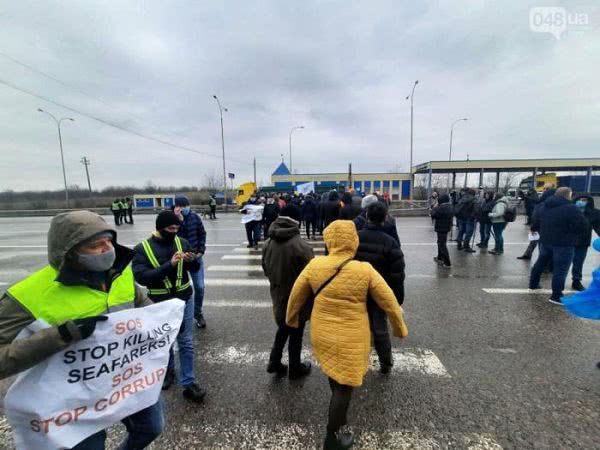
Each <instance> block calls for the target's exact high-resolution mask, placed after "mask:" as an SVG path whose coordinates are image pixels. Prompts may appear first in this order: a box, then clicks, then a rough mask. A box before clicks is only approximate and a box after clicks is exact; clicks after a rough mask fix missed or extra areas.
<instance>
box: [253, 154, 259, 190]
mask: <svg viewBox="0 0 600 450" xmlns="http://www.w3.org/2000/svg"><path fill="white" fill-rule="evenodd" d="M253 164H254V185H255V186H257V187H258V185H257V184H256V158H254V161H253Z"/></svg>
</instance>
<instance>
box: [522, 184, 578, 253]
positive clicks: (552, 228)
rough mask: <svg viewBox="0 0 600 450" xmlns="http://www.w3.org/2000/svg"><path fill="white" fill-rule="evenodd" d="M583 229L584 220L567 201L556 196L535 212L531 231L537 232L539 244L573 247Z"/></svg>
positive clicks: (576, 209)
mask: <svg viewBox="0 0 600 450" xmlns="http://www.w3.org/2000/svg"><path fill="white" fill-rule="evenodd" d="M584 228H585V218H584V217H583V214H582V213H581V211H579V209H578V208H577V207H576V206H575V205H574V204H573V203H571V202H570V201H569V200H567V199H566V198H563V197H557V196H556V195H554V196H552V197H550V198H548V199H547V200H546V201H545V202H544V203H543V204H542V205H540V206H538V207H537V208H536V210H535V213H534V217H533V223H532V225H531V230H532V231H539V233H540V243H541V244H542V245H552V246H556V247H574V246H575V244H576V243H577V238H578V236H580V235H581V233H583V230H584Z"/></svg>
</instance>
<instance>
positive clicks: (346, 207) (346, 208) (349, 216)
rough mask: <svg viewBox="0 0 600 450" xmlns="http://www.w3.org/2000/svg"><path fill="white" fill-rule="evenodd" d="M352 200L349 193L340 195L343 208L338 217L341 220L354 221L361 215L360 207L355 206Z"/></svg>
mask: <svg viewBox="0 0 600 450" xmlns="http://www.w3.org/2000/svg"><path fill="white" fill-rule="evenodd" d="M352 199H353V197H352V193H351V192H344V195H342V205H343V206H342V208H341V209H340V217H339V218H340V219H341V220H354V219H355V218H356V217H357V216H358V215H359V214H360V213H361V208H360V206H357V205H356V204H355V203H354V202H353V200H352ZM386 204H387V203H386Z"/></svg>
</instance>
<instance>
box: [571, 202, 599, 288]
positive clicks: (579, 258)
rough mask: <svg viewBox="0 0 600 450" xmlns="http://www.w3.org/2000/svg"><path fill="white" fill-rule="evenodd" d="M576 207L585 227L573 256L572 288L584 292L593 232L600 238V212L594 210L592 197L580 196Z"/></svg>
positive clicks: (578, 237)
mask: <svg viewBox="0 0 600 450" xmlns="http://www.w3.org/2000/svg"><path fill="white" fill-rule="evenodd" d="M573 203H575V206H576V207H577V208H578V209H579V210H580V211H581V212H583V217H584V227H583V228H582V230H581V232H580V233H579V235H578V236H577V240H576V242H575V254H574V256H573V268H572V269H571V276H572V278H573V284H572V287H573V289H574V290H576V291H583V290H585V287H584V286H583V284H581V279H582V278H583V263H584V262H585V257H586V256H587V251H588V248H589V246H590V245H591V243H592V230H593V231H595V232H596V235H598V236H600V210H598V209H595V208H594V199H593V197H592V196H590V195H580V196H578V197H576V198H575V200H573Z"/></svg>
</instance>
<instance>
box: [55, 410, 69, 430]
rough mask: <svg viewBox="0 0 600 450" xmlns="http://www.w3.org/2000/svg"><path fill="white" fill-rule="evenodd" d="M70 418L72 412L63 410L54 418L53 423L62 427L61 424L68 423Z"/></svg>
mask: <svg viewBox="0 0 600 450" xmlns="http://www.w3.org/2000/svg"><path fill="white" fill-rule="evenodd" d="M72 420H73V414H71V411H65V412H64V413H62V414H60V415H59V416H58V417H57V418H56V419H54V423H55V424H56V425H57V426H59V427H62V426H63V425H66V424H68V423H69V422H71V421H72Z"/></svg>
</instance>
